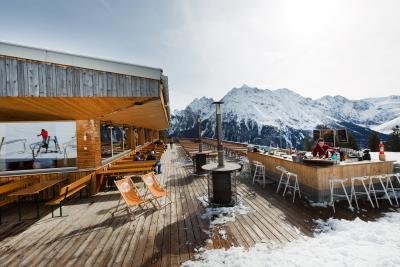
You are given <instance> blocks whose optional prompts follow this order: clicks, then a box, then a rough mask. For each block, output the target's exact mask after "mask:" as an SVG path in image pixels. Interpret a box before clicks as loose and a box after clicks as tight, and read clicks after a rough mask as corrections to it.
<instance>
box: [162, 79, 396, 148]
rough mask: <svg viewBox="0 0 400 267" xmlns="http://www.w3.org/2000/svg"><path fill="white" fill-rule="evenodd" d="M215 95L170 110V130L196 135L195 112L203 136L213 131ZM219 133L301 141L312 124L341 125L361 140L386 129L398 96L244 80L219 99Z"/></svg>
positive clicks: (248, 138)
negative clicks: (353, 96) (310, 92)
mask: <svg viewBox="0 0 400 267" xmlns="http://www.w3.org/2000/svg"><path fill="white" fill-rule="evenodd" d="M213 101H214V100H213V99H211V98H206V97H202V98H200V99H195V100H193V101H192V103H190V104H189V105H188V106H187V107H186V108H185V109H184V110H180V111H178V110H176V111H174V112H173V114H172V116H171V117H172V121H171V128H170V134H171V135H173V136H186V137H194V136H196V133H197V132H196V130H195V118H196V116H197V114H200V116H201V120H202V129H203V134H204V136H209V137H212V136H214V128H215V118H214V117H215V108H214V106H213V105H212V102H213ZM222 101H223V102H224V104H223V105H222V111H223V124H224V125H223V126H224V137H225V138H226V139H228V140H232V141H240V142H251V143H259V144H270V143H272V144H278V145H279V144H280V143H282V145H283V146H297V147H299V146H301V144H302V142H303V138H304V136H305V135H310V131H311V130H312V129H314V128H315V127H316V126H317V125H328V126H331V127H335V128H340V127H346V128H348V129H349V130H350V131H352V133H353V134H354V135H355V137H356V138H357V140H358V141H359V143H360V144H361V145H366V142H367V140H368V138H369V135H370V133H371V128H372V129H376V130H377V131H381V128H380V127H382V131H383V132H384V133H387V132H386V128H385V129H383V128H384V125H385V124H387V123H388V122H389V121H394V122H397V121H396V120H398V118H399V117H400V96H389V97H381V98H368V99H361V100H350V99H347V98H345V97H342V96H324V97H322V98H319V99H316V100H312V99H311V98H306V97H303V96H301V95H299V94H297V93H295V92H293V91H291V90H289V89H278V90H268V89H265V90H264V89H258V88H255V87H249V86H247V85H243V86H242V87H240V88H233V89H232V90H230V91H229V92H228V93H227V94H226V95H225V96H224V97H223V98H222ZM382 138H385V136H383V135H382Z"/></svg>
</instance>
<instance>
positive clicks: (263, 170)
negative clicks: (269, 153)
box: [261, 166, 267, 188]
mask: <svg viewBox="0 0 400 267" xmlns="http://www.w3.org/2000/svg"><path fill="white" fill-rule="evenodd" d="M261 169H262V177H263V187H264V188H265V186H266V184H267V182H266V180H265V167H264V166H262V168H261Z"/></svg>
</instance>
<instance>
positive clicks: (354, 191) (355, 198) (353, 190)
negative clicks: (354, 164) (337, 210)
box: [351, 180, 360, 210]
mask: <svg viewBox="0 0 400 267" xmlns="http://www.w3.org/2000/svg"><path fill="white" fill-rule="evenodd" d="M351 192H352V194H354V200H355V201H356V207H357V209H358V210H359V209H360V207H359V206H358V201H357V194H356V190H355V188H354V181H353V180H352V181H351Z"/></svg>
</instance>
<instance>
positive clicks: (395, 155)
mask: <svg viewBox="0 0 400 267" xmlns="http://www.w3.org/2000/svg"><path fill="white" fill-rule="evenodd" d="M370 154H371V159H373V160H378V159H379V152H371V153H370ZM385 155H386V160H394V161H397V163H399V164H400V152H390V151H385Z"/></svg>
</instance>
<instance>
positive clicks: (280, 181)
mask: <svg viewBox="0 0 400 267" xmlns="http://www.w3.org/2000/svg"><path fill="white" fill-rule="evenodd" d="M284 174H285V173H284V172H282V173H281V178H280V179H279V183H278V187H277V188H276V193H278V192H279V188H280V187H281V183H282V179H283V175H284Z"/></svg>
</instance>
